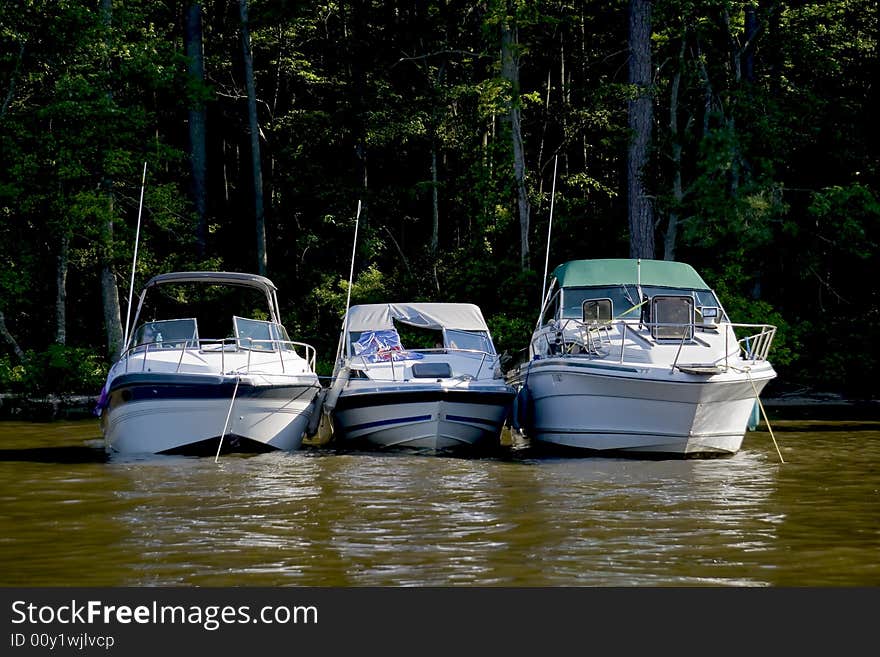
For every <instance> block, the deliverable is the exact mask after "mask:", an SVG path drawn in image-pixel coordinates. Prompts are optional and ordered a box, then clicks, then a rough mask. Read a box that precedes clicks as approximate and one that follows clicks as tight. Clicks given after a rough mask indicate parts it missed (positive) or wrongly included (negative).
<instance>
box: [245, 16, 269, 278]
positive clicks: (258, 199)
mask: <svg viewBox="0 0 880 657" xmlns="http://www.w3.org/2000/svg"><path fill="white" fill-rule="evenodd" d="M238 9H239V13H240V15H241V49H242V54H243V56H244V78H245V86H246V87H247V101H248V131H249V132H250V137H251V172H252V180H253V187H254V223H255V225H256V228H257V273H258V274H260V275H261V276H265V275H266V271H267V269H268V261H267V256H266V217H265V216H264V212H263V169H262V166H261V162H260V126H259V123H258V122H257V94H256V89H255V88H254V60H253V55H252V54H251V37H250V32H249V31H248V5H247V0H238Z"/></svg>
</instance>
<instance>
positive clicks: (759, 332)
mask: <svg viewBox="0 0 880 657" xmlns="http://www.w3.org/2000/svg"><path fill="white" fill-rule="evenodd" d="M615 328H616V329H617V331H614V329H615ZM657 329H661V330H662V329H666V332H667V337H659V338H658V337H657ZM743 329H745V330H746V331H745V332H747V333H748V335H746V336H744V337H741V338H740V337H738V334H741V333H742V332H743ZM776 330H777V329H776V327H775V326H773V325H771V324H739V323H732V322H719V323H718V324H698V323H686V324H681V323H669V322H640V321H636V320H618V321H614V320H611V321H605V322H602V321H600V322H583V321H581V320H578V319H573V318H566V319H563V320H561V321H560V322H557V323H556V325H555V326H553V327H549V326H548V327H545V330H544V331H542V332H541V333H540V334H539V335H538V336H536V338H535V339H533V341H532V353H533V356H534V355H536V354H539V353H542V352H543V353H546V354H547V355H549V356H552V357H556V356H573V357H583V358H608V357H609V355H610V353H611V352H613V351H614V350H615V349H619V350H620V353H619V357H618V358H617V360H618V362H619V363H623V362H624V360H625V353H626V341H627V338H628V337H629V338H630V339H631V340H632V342H638V343H639V344H640V345H641V346H642V347H643V348H645V349H651V348H654V347H656V346H661V345H662V346H675V347H677V349H676V354H675V357H674V359H673V361H672V365H671V367H672V369H675V368H676V367H678V362H679V358H680V357H681V353H682V351H683V349H684V346H685V345H689V346H690V345H696V346H698V347H702V348H706V349H711V348H712V345H711V344H709V343H708V342H706V341H705V340H704V339H703V338H704V337H706V336H708V335H717V334H719V333H722V334H723V335H724V353H723V355H721V356H718V357H716V358H713V360H712V363H711V364H713V365H717V366H723V368H724V369H725V370H726V369H728V368H729V367H730V359H731V358H733V357H740V358H742V359H743V360H748V361H752V362H753V363H754V362H756V361H763V360H767V357H768V354H769V352H770V346H771V345H772V343H773V338H774V337H775V335H776ZM701 334H702V337H701ZM535 340H537V341H540V342H538V347H543V348H540V349H539V348H537V347H536V342H535ZM732 340H733V341H734V342H731V341H732ZM716 344H717V343H716Z"/></svg>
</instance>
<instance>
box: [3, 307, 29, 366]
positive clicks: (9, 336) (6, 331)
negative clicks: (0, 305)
mask: <svg viewBox="0 0 880 657" xmlns="http://www.w3.org/2000/svg"><path fill="white" fill-rule="evenodd" d="M0 336H3V339H4V340H6V342H8V343H9V346H10V347H12V351H13V352H14V353H15V355H16V357H17V358H18V360H19V361H22V360H24V351H22V348H21V347H19V346H18V343H17V342H16V341H15V338H14V337H12V333H10V332H9V329H8V328H7V327H6V317H5V316H4V315H3V311H2V310H0Z"/></svg>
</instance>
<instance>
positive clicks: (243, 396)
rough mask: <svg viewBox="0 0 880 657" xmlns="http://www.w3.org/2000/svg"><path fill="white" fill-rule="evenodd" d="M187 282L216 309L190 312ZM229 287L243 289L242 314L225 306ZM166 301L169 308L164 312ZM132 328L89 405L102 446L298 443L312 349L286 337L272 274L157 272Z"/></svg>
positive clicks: (211, 447) (143, 448) (179, 449)
mask: <svg viewBox="0 0 880 657" xmlns="http://www.w3.org/2000/svg"><path fill="white" fill-rule="evenodd" d="M189 286H198V287H200V288H201V289H202V291H203V293H204V294H206V295H207V297H208V298H209V299H210V298H214V300H215V301H214V303H213V305H214V306H215V308H214V310H213V311H211V310H208V311H206V312H200V314H198V315H195V316H191V315H190V314H191V313H193V312H194V310H193V308H194V306H191V305H190V304H189V302H188V300H189V299H190V298H194V297H191V296H189V295H188V294H187V292H188V289H189ZM228 290H234V291H236V293H238V292H241V291H244V292H245V295H244V297H245V300H244V301H243V302H242V303H243V305H242V308H244V309H245V312H246V314H247V315H248V316H244V315H236V314H233V313H231V312H229V308H228V307H227V306H226V305H225V304H226V302H225V299H226V298H227V296H225V295H224V291H228ZM229 298H231V297H229ZM170 308H173V309H174V310H173V312H172V314H171V315H170V316H169V315H167V314H161V313H162V311H163V310H165V311H166V312H167V311H168V310H169V309H170ZM156 313H159V314H156ZM147 317H149V319H148V320H147V321H143V319H144V318H147ZM132 326H135V327H137V328H136V329H135V330H134V331H132V333H131V336H130V338H129V339H128V341H127V344H126V345H125V347H124V348H123V351H122V354H121V356H120V357H119V359H118V360H117V361H116V362H115V363H114V365H113V367H112V368H111V369H110V372H109V374H108V376H107V380H106V383H105V384H104V387H103V389H102V390H101V395H100V397H99V401H98V407H97V408H96V413H97V414H98V415H99V416H100V421H101V430H102V433H103V435H104V442H105V446H106V448H107V450H108V451H111V452H121V453H152V454H219V453H221V452H223V453H227V452H262V451H273V450H284V451H290V450H295V449H298V448H299V447H300V446H301V444H302V440H303V437H304V434H305V432H306V429H307V427H308V424H309V420H310V418H311V417H312V414H313V413H317V412H318V411H316V410H315V403H314V402H315V399H316V396H317V395H318V393H319V391H320V390H321V386H320V384H319V382H318V377H317V375H316V374H315V350H314V348H313V347H311V346H310V345H308V344H305V343H302V342H294V341H291V340H290V338H289V336H288V334H287V331H286V329H285V328H284V326H283V325H282V324H281V321H280V316H279V308H278V298H277V290H276V288H275V285H274V284H273V283H272V282H271V281H270V280H269V279H267V278H265V277H263V276H258V275H255V274H246V273H238V272H204V271H203V272H171V273H167V274H161V275H159V276H155V277H153V278H152V279H150V281H149V282H148V283H147V284H146V286H145V287H144V290H143V292H142V293H141V295H140V299H139V302H138V308H137V312H136V314H135V317H134V321H133V322H132ZM209 331H210V332H209Z"/></svg>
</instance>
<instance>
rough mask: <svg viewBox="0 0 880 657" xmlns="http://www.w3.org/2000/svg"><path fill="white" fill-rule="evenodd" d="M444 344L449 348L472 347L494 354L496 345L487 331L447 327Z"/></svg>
mask: <svg viewBox="0 0 880 657" xmlns="http://www.w3.org/2000/svg"><path fill="white" fill-rule="evenodd" d="M443 336H444V337H443V346H445V347H447V348H449V349H472V350H473V351H484V352H486V353H487V354H494V353H495V347H493V346H492V341H491V340H490V339H489V334H488V333H487V332H486V331H463V330H460V329H446V330H445V331H444V332H443Z"/></svg>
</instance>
